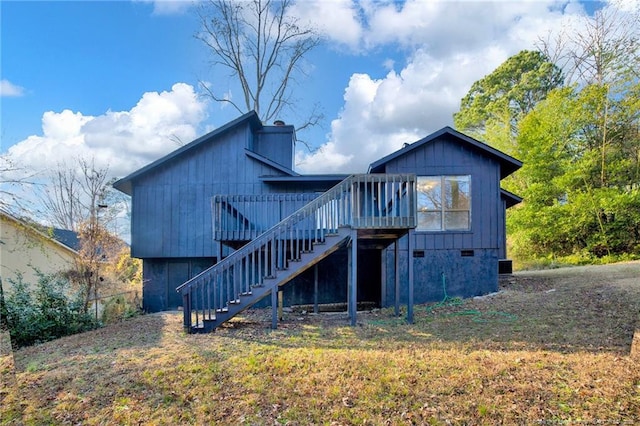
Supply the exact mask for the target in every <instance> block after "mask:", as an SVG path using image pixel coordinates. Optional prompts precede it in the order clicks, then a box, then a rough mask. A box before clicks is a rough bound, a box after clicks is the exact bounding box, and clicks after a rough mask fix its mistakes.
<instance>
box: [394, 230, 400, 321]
mask: <svg viewBox="0 0 640 426" xmlns="http://www.w3.org/2000/svg"><path fill="white" fill-rule="evenodd" d="M399 246H400V239H396V242H395V243H393V267H394V271H393V273H394V284H395V290H396V300H395V314H396V317H399V316H400V248H399Z"/></svg>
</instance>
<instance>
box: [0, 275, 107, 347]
mask: <svg viewBox="0 0 640 426" xmlns="http://www.w3.org/2000/svg"><path fill="white" fill-rule="evenodd" d="M11 284H12V287H13V290H12V292H11V293H10V294H8V295H7V296H6V297H5V307H4V309H5V311H6V324H7V327H8V328H9V333H10V335H11V342H12V344H13V345H14V347H23V346H29V345H32V344H35V343H41V342H46V341H49V340H53V339H57V338H58V337H62V336H67V335H70V334H75V333H80V332H82V331H86V330H91V329H94V328H96V327H97V326H98V325H99V324H98V323H97V322H96V321H95V319H94V318H92V316H91V315H89V314H86V313H83V311H82V300H81V299H80V298H79V297H73V298H72V297H69V296H68V294H67V290H68V289H69V288H70V286H69V283H68V281H66V280H65V279H63V278H61V277H59V276H56V275H43V274H39V278H38V283H37V285H36V286H35V289H34V290H30V289H29V286H28V285H27V284H26V283H25V282H24V281H23V280H22V277H20V276H19V277H18V279H17V280H15V281H11Z"/></svg>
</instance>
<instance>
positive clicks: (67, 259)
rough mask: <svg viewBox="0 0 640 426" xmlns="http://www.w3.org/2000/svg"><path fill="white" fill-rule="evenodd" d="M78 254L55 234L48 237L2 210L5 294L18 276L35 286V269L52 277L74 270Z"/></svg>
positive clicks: (0, 257) (0, 261) (0, 268)
mask: <svg viewBox="0 0 640 426" xmlns="http://www.w3.org/2000/svg"><path fill="white" fill-rule="evenodd" d="M66 232H70V231H66ZM77 255H78V253H77V251H76V250H74V249H73V248H72V247H69V246H67V245H65V244H63V243H61V242H60V241H58V240H57V239H56V238H55V237H54V233H51V235H48V234H47V233H45V232H42V231H40V230H38V229H36V228H34V227H33V226H31V225H29V224H27V223H25V222H24V221H22V220H20V219H18V218H16V217H14V216H12V215H11V214H9V213H7V212H4V211H2V210H0V277H1V278H2V287H3V289H4V290H5V291H11V288H12V286H11V281H12V280H16V278H17V277H18V275H19V274H21V275H22V277H23V280H24V282H25V283H28V284H29V285H35V284H36V283H37V280H38V277H37V274H36V270H38V271H40V272H42V273H44V274H51V273H56V272H60V271H65V270H68V269H71V268H72V267H73V265H74V261H75V259H76V256H77Z"/></svg>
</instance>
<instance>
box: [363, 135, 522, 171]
mask: <svg viewBox="0 0 640 426" xmlns="http://www.w3.org/2000/svg"><path fill="white" fill-rule="evenodd" d="M443 135H450V136H453V137H454V138H456V139H457V140H459V141H460V142H461V143H463V144H466V145H470V146H471V147H473V148H474V149H476V150H479V151H481V152H483V153H484V154H485V155H487V156H489V157H491V158H494V159H495V160H497V161H498V162H499V163H500V179H504V178H505V177H507V176H509V175H510V174H511V173H513V172H515V171H516V170H518V169H519V168H520V167H522V162H521V161H520V160H516V159H515V158H513V157H511V156H509V155H507V154H505V153H504V152H502V151H498V150H497V149H495V148H492V147H490V146H489V145H487V144H485V143H482V142H480V141H478V140H476V139H473V138H472V137H469V136H467V135H465V134H464V133H460V132H458V131H457V130H454V129H452V128H451V127H449V126H447V127H443V128H442V129H440V130H438V131H437V132H435V133H432V134H430V135H429V136H427V137H425V138H422V139H420V140H419V141H417V142H414V143H412V144H410V145H406V146H404V147H403V148H402V149H399V150H398V151H396V152H393V153H391V154H389V155H387V156H386V157H383V158H381V159H380V160H378V161H376V162H374V163H371V165H370V166H369V173H379V172H381V171H382V170H383V169H384V166H385V165H386V164H387V163H388V162H390V161H392V160H395V159H396V158H399V157H402V156H403V155H406V154H408V153H409V152H411V151H413V150H415V149H418V148H420V147H422V146H424V145H427V144H429V143H431V142H433V141H435V140H437V139H438V138H440V137H441V136H443Z"/></svg>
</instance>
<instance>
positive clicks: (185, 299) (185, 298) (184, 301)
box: [182, 292, 191, 333]
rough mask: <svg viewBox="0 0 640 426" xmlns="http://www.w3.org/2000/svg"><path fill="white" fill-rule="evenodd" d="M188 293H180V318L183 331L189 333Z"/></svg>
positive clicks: (189, 299) (189, 308) (189, 311)
mask: <svg viewBox="0 0 640 426" xmlns="http://www.w3.org/2000/svg"><path fill="white" fill-rule="evenodd" d="M189 296H190V295H189V293H186V292H183V293H182V320H183V324H184V331H186V332H187V333H191V298H190V297H189Z"/></svg>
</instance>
